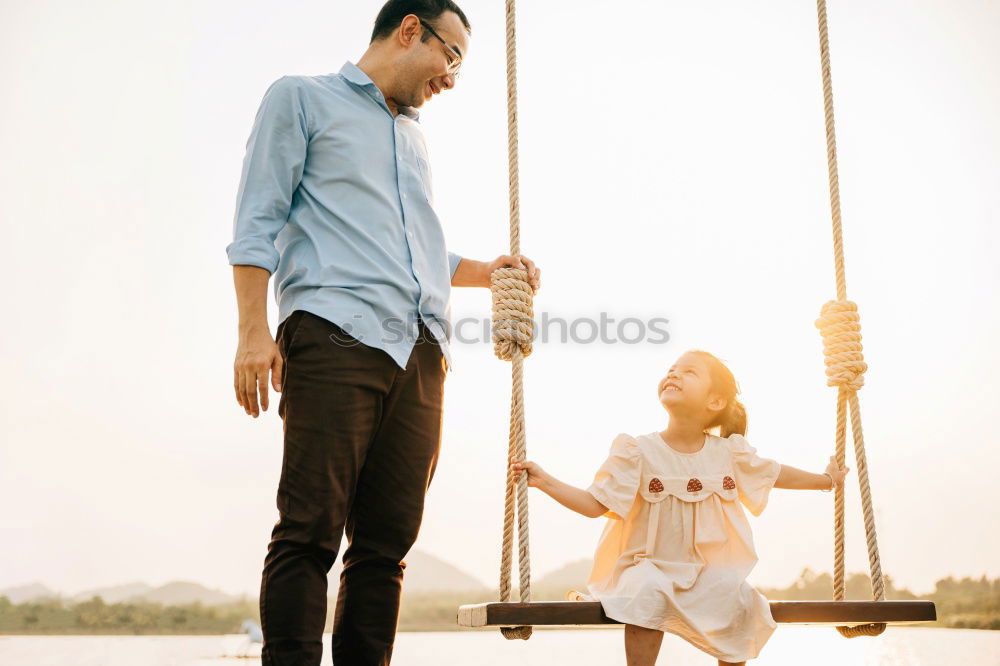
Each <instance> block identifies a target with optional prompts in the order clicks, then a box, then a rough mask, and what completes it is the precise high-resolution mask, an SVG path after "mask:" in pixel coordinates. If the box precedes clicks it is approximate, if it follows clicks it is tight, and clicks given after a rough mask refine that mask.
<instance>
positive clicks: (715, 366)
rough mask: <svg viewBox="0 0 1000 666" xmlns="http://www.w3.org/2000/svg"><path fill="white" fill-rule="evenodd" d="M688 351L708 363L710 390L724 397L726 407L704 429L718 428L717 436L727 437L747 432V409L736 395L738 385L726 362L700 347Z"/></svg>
mask: <svg viewBox="0 0 1000 666" xmlns="http://www.w3.org/2000/svg"><path fill="white" fill-rule="evenodd" d="M689 353H691V354H698V355H699V356H701V357H702V358H703V359H705V362H706V363H707V364H708V371H709V376H710V378H711V381H712V389H711V390H712V392H713V393H717V394H719V395H721V396H722V397H723V398H725V399H726V408H725V409H723V410H722V411H721V412H719V414H718V415H717V416H716V417H715V418H714V419H713V420H712V421H711V422H710V423H709V424H708V425H707V426H705V430H711V429H712V428H715V427H718V428H719V436H721V437H729V436H730V435H732V434H734V433H735V434H737V435H746V434H747V409H746V407H745V406H744V405H743V403H742V402H740V401H739V399H738V398H737V397H736V396H737V395H739V392H740V387H739V384H737V383H736V378H735V377H733V373H732V372H730V370H729V368H727V367H726V364H725V363H723V362H722V361H721V360H719V359H718V358H717V357H716V356H715V355H714V354H712V353H709V352H707V351H703V350H701V349H692V350H691V351H690V352H689Z"/></svg>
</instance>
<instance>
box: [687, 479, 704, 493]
mask: <svg viewBox="0 0 1000 666" xmlns="http://www.w3.org/2000/svg"><path fill="white" fill-rule="evenodd" d="M702 488H703V486H702V485H701V481H699V480H698V479H691V480H689V481H688V487H687V491H688V492H689V493H696V492H698V491H699V490H701V489H702Z"/></svg>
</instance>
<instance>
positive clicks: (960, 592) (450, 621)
mask: <svg viewBox="0 0 1000 666" xmlns="http://www.w3.org/2000/svg"><path fill="white" fill-rule="evenodd" d="M846 587H847V595H846V597H847V598H848V599H871V585H870V583H869V580H868V576H866V575H865V574H862V573H854V574H851V575H849V576H848V577H847V580H846ZM885 587H886V598H887V599H895V600H905V599H916V598H917V596H916V595H914V594H913V593H911V592H910V591H909V590H906V589H900V588H896V587H895V586H894V585H893V584H892V580H891V579H890V578H888V577H886V578H885ZM577 589H579V590H583V589H585V587H584V586H579V587H577ZM831 590H832V577H831V575H830V574H828V573H816V572H813V571H811V570H809V569H805V570H803V571H802V573H801V574H800V576H799V577H798V579H797V580H796V581H795V582H794V583H792V584H791V585H789V586H788V587H785V588H760V591H761V592H762V593H763V594H764V596H766V597H767V598H768V599H772V600H775V601H779V600H805V599H830V598H831V597H832V592H831ZM565 592H566V591H565V590H564V589H555V588H553V589H544V588H542V589H533V590H532V595H533V598H534V599H536V600H540V601H541V600H561V599H563V597H564V595H565ZM496 598H497V596H496V592H495V591H493V592H491V591H488V590H484V591H482V592H479V593H472V594H469V593H440V592H436V593H427V592H422V593H410V594H404V595H403V601H402V605H401V607H400V617H399V630H400V631H447V630H457V629H458V627H457V626H456V624H455V615H456V612H457V609H458V607H459V606H460V605H462V604H470V603H481V602H486V601H494V600H496ZM921 598H923V599H928V600H930V601H933V602H934V603H935V605H936V607H937V614H938V620H937V622H932V623H927V624H924V625H922V626H937V627H951V628H965V629H994V630H995V629H1000V578H996V579H989V578H987V577H986V576H982V577H981V578H961V579H956V578H952V577H951V576H949V577H948V578H942V579H941V580H938V581H937V583H935V586H934V592H932V593H931V594H928V595H924V596H922V597H921ZM334 604H335V599H333V598H331V599H330V600H329V607H328V609H327V618H328V619H330V618H332V617H333V605H334ZM246 619H253V620H254V621H256V622H258V623H259V622H260V614H259V607H258V605H257V600H256V599H250V598H247V599H244V600H242V601H239V602H234V603H230V604H221V605H212V606H205V605H203V604H201V603H190V604H178V605H169V606H165V605H163V604H159V603H154V602H144V601H135V602H118V603H106V602H105V601H104V600H103V599H101V598H100V597H93V598H91V599H89V600H87V601H81V602H77V603H73V602H67V601H64V600H61V599H45V600H37V601H28V602H24V603H19V604H15V603H13V602H11V601H10V599H8V598H7V597H4V596H0V634H8V635H9V634H178V635H180V634H187V635H190V634H210V635H218V634H229V633H236V632H237V631H238V630H239V627H240V625H241V624H242V623H243V621H244V620H246Z"/></svg>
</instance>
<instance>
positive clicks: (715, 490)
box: [639, 472, 739, 504]
mask: <svg viewBox="0 0 1000 666" xmlns="http://www.w3.org/2000/svg"><path fill="white" fill-rule="evenodd" d="M735 478H736V477H735V475H734V474H733V473H732V472H730V473H729V474H702V475H698V476H676V475H670V474H657V473H655V472H645V473H643V475H642V482H641V484H640V485H639V494H640V495H642V498H643V499H644V500H646V501H647V502H649V503H651V504H656V503H658V502H662V501H663V500H665V499H666V498H667V497H670V496H671V495H672V496H674V497H676V498H677V499H680V500H683V501H685V502H701V501H702V500H706V499H708V498H709V497H711V496H712V495H718V496H719V498H720V499H722V500H724V501H727V502H734V501H736V500H737V499H739V490H737V488H736V481H735Z"/></svg>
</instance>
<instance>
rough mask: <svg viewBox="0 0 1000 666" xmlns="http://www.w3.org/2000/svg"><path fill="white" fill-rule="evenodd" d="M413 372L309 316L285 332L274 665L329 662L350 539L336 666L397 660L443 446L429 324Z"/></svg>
mask: <svg viewBox="0 0 1000 666" xmlns="http://www.w3.org/2000/svg"><path fill="white" fill-rule="evenodd" d="M419 332H420V338H419V340H418V341H417V344H416V345H415V346H414V348H413V352H412V353H411V354H410V358H409V360H408V362H407V364H406V370H402V369H401V368H400V367H399V366H398V365H396V363H395V361H393V360H392V358H391V357H390V356H389V355H388V354H386V353H385V352H384V351H382V350H380V349H376V348H374V347H369V346H367V345H363V344H361V343H359V342H358V341H357V340H355V339H354V338H352V337H351V336H349V335H347V334H346V333H344V331H343V329H341V328H340V327H339V326H337V325H336V324H333V323H332V322H329V321H327V320H326V319H323V318H322V317H319V316H317V315H314V314H312V313H310V312H306V311H304V310H296V311H295V312H293V313H292V314H291V315H289V316H288V317H287V318H286V319H285V320H284V321H283V322H282V323H281V325H280V326H279V327H278V334H277V342H278V347H279V348H280V350H281V354H282V357H283V358H284V371H283V376H282V380H281V384H282V393H281V400H280V402H279V404H278V413H279V415H280V416H281V418H282V420H283V422H284V432H285V436H284V456H283V460H282V465H281V477H280V480H279V482H278V497H277V504H278V514H279V519H278V522H277V523H276V524H275V525H274V529H273V531H272V533H271V542H270V544H268V552H267V556H266V558H265V560H264V572H263V576H262V580H261V589H260V617H261V628H262V629H263V632H264V647H263V653H262V657H263V666H313V665H317V664H319V663H320V659H321V657H322V652H323V630H324V627H325V625H326V605H327V574H328V573H329V571H330V569H331V567H332V566H333V564H334V562H335V561H336V559H337V550H338V548H339V546H340V541H341V536H342V535H343V534H345V533H346V535H347V542H348V546H347V548H346V550H345V552H344V570H343V573H342V574H341V577H340V593H339V596H338V598H337V609H336V612H335V614H334V619H333V641H332V643H333V644H332V653H333V663H334V664H335V666H367V665H369V664H371V665H376V664H379V665H381V664H388V663H389V659H390V657H391V656H392V646H393V640H394V639H395V634H396V624H397V621H398V618H399V599H400V592H401V588H402V581H403V569H404V568H405V567H406V563H405V562H403V558H404V557H405V556H406V553H407V551H409V549H410V546H412V545H413V542H414V541H415V540H416V538H417V532H418V530H419V528H420V520H421V516H422V514H423V508H424V495H425V494H426V492H427V488H428V486H429V485H430V482H431V477H432V476H433V475H434V468H435V466H436V464H437V457H438V452H439V450H440V443H441V401H442V395H443V389H444V377H445V361H444V358H443V355H442V352H441V348H440V346H439V345H438V343H437V342H436V341H435V340H434V337H433V335H432V334H431V333H430V332H429V331H428V330H427V329H426V327H425V326H424V324H423V322H422V321H421V322H420V323H419Z"/></svg>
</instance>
